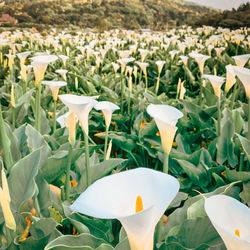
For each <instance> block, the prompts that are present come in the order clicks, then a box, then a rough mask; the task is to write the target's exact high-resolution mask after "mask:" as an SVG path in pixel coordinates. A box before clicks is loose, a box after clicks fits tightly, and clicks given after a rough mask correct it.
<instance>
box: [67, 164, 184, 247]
mask: <svg viewBox="0 0 250 250" xmlns="http://www.w3.org/2000/svg"><path fill="white" fill-rule="evenodd" d="M179 186H180V185H179V182H178V181H177V179H175V178H174V177H172V176H170V175H168V174H164V173H161V172H158V171H155V170H152V169H146V168H137V169H134V170H129V171H125V172H121V173H118V174H113V175H110V176H108V177H104V178H102V179H100V180H98V181H96V182H95V183H94V184H93V185H91V186H90V187H89V188H88V189H87V190H86V191H85V192H83V193H82V194H81V195H80V196H79V198H78V199H77V200H76V201H75V202H74V203H73V205H71V207H70V208H71V209H72V210H73V211H76V212H80V213H83V214H86V215H89V216H93V217H97V218H102V219H118V220H119V221H120V222H121V223H122V225H123V227H124V229H125V230H126V233H127V236H128V239H129V243H130V247H131V249H132V250H152V249H153V238H154V230H155V226H156V224H157V222H158V221H159V219H160V218H161V216H162V215H163V214H164V212H165V210H166V208H167V207H168V206H169V204H170V203H171V201H172V200H173V199H174V197H175V196H176V194H177V192H178V190H179ZM166 190H167V191H166ZM139 197H140V198H139Z"/></svg>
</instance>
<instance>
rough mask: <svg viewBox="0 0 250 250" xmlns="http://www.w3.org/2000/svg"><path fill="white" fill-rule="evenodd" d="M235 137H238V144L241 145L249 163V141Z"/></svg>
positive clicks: (239, 136) (241, 137)
mask: <svg viewBox="0 0 250 250" xmlns="http://www.w3.org/2000/svg"><path fill="white" fill-rule="evenodd" d="M236 135H237V136H238V138H239V140H240V143H241V145H242V147H243V149H244V151H245V153H246V156H247V159H248V161H250V141H249V140H248V139H247V138H245V137H243V136H241V135H239V134H236Z"/></svg>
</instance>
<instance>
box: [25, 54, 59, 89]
mask: <svg viewBox="0 0 250 250" xmlns="http://www.w3.org/2000/svg"><path fill="white" fill-rule="evenodd" d="M30 59H31V60H32V63H31V65H32V66H33V70H34V74H35V80H36V85H38V84H39V82H40V81H41V80H43V77H44V74H45V71H46V69H47V66H48V65H49V63H52V62H54V61H56V60H57V59H58V57H57V56H54V55H42V56H35V57H32V58H30Z"/></svg>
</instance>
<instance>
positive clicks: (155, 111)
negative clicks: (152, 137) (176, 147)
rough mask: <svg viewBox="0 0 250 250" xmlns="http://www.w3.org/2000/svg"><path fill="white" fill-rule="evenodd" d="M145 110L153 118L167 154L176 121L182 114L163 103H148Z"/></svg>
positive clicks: (175, 128) (175, 129) (174, 131)
mask: <svg viewBox="0 0 250 250" xmlns="http://www.w3.org/2000/svg"><path fill="white" fill-rule="evenodd" d="M147 112H148V114H149V115H150V116H152V117H153V118H154V119H155V122H156V125H157V127H158V129H159V131H160V135H161V143H162V147H163V150H164V152H165V153H167V154H169V153H170V151H171V148H172V143H173V140H174V136H175V133H176V131H177V127H176V123H177V121H178V119H180V118H181V117H182V116H183V114H182V112H181V111H179V110H178V109H176V108H174V107H172V106H169V105H165V104H157V105H156V104H150V105H149V106H148V107H147Z"/></svg>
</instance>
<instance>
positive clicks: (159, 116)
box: [147, 104, 183, 126]
mask: <svg viewBox="0 0 250 250" xmlns="http://www.w3.org/2000/svg"><path fill="white" fill-rule="evenodd" d="M147 112H148V114H149V115H151V116H152V117H153V118H154V119H155V120H159V121H161V122H163V123H165V124H170V125H172V126H175V125H176V123H177V120H178V119H180V118H181V117H182V116H183V114H182V112H181V111H179V110H178V109H176V108H174V107H172V106H169V105H164V104H157V105H155V104H150V105H149V106H148V107H147Z"/></svg>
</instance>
